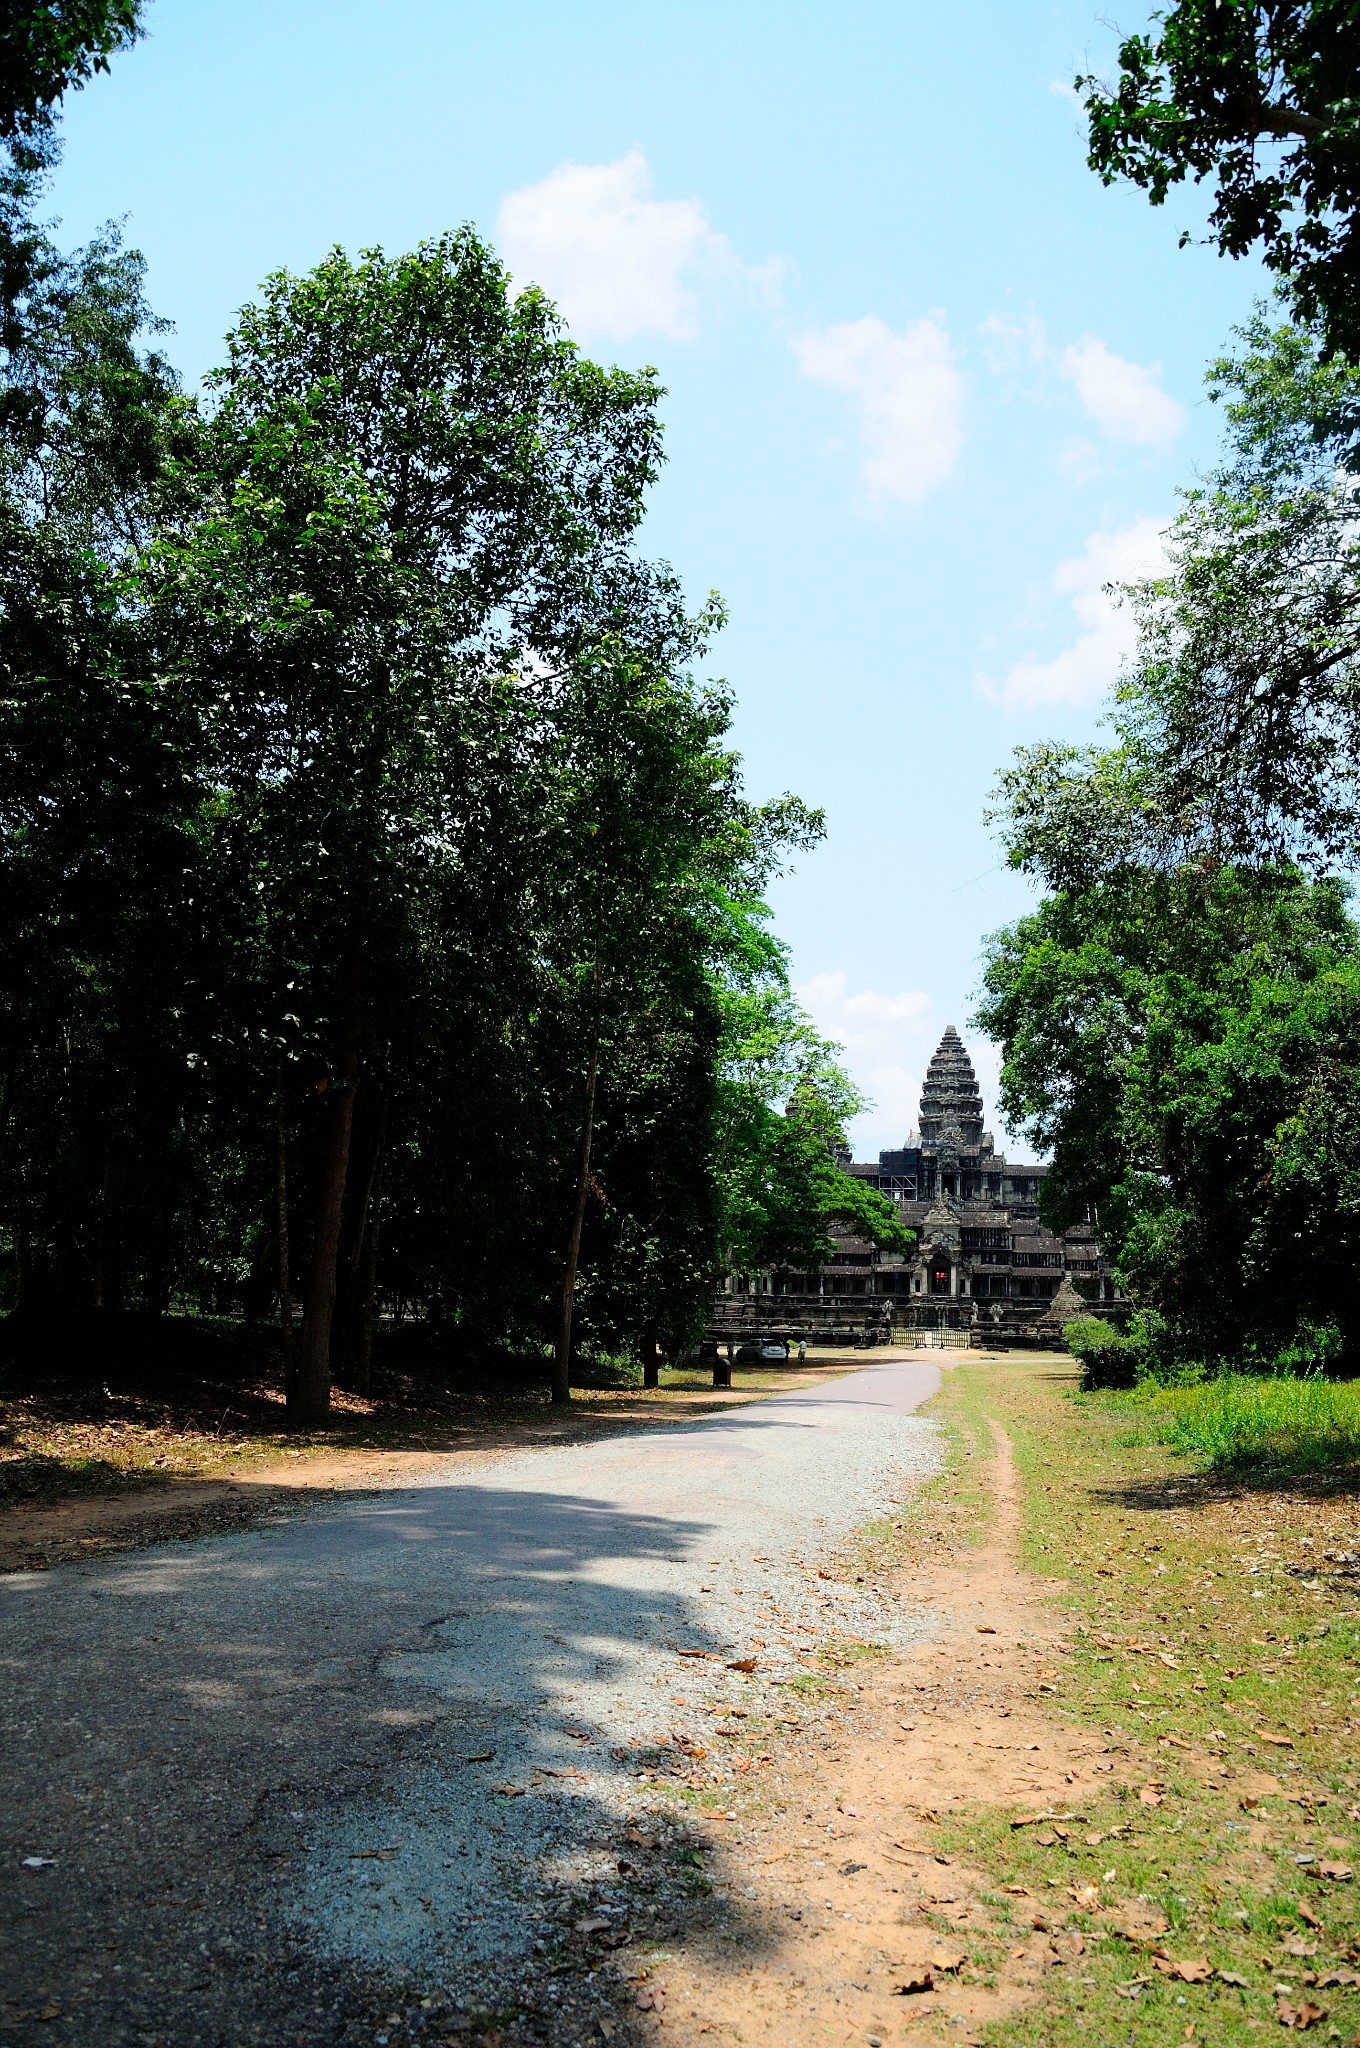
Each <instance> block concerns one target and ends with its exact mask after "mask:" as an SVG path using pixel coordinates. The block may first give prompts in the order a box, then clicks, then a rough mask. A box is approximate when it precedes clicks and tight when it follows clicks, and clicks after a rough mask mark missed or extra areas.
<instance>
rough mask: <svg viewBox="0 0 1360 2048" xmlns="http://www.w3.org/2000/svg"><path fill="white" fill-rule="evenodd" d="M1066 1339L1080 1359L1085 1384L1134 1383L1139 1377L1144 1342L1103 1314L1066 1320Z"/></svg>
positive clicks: (1113, 1384)
mask: <svg viewBox="0 0 1360 2048" xmlns="http://www.w3.org/2000/svg"><path fill="white" fill-rule="evenodd" d="M1063 1342H1064V1343H1065V1344H1066V1346H1067V1348H1068V1350H1069V1351H1070V1352H1071V1354H1072V1356H1073V1357H1074V1358H1075V1359H1077V1360H1079V1361H1080V1364H1081V1376H1082V1386H1083V1387H1084V1388H1086V1389H1087V1390H1088V1391H1089V1390H1092V1389H1094V1388H1097V1387H1131V1386H1133V1385H1134V1383H1135V1381H1136V1380H1137V1377H1138V1367H1139V1364H1140V1361H1141V1360H1142V1358H1143V1355H1144V1354H1143V1346H1142V1344H1141V1343H1140V1342H1139V1340H1138V1339H1137V1338H1136V1337H1131V1336H1125V1335H1124V1333H1123V1332H1122V1331H1120V1330H1116V1329H1115V1328H1114V1326H1113V1324H1111V1323H1107V1322H1105V1321H1104V1320H1103V1319H1102V1318H1101V1317H1100V1316H1074V1317H1073V1319H1072V1321H1071V1322H1070V1323H1064V1324H1063Z"/></svg>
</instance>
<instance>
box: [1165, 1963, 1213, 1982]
mask: <svg viewBox="0 0 1360 2048" xmlns="http://www.w3.org/2000/svg"><path fill="white" fill-rule="evenodd" d="M1172 1968H1173V1970H1174V1971H1175V1974H1176V1975H1177V1976H1178V1977H1179V1978H1180V1980H1181V1982H1182V1984H1207V1983H1208V1981H1209V1979H1210V1978H1211V1977H1212V1976H1213V1974H1214V1973H1213V1970H1212V1968H1211V1967H1210V1965H1209V1964H1208V1963H1207V1962H1206V1961H1205V1960H1204V1958H1203V1957H1202V1956H1200V1957H1196V1958H1194V1959H1192V1960H1189V1961H1184V1962H1178V1963H1174V1964H1173V1965H1172Z"/></svg>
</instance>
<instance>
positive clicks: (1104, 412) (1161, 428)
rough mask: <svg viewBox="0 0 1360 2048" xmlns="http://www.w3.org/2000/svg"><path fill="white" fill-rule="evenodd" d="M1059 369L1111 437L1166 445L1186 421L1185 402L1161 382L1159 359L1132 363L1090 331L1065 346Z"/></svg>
mask: <svg viewBox="0 0 1360 2048" xmlns="http://www.w3.org/2000/svg"><path fill="white" fill-rule="evenodd" d="M1058 369H1059V371H1060V373H1061V375H1062V376H1064V377H1066V379H1067V380H1068V382H1069V383H1070V384H1075V385H1076V387H1077V396H1078V398H1079V399H1080V400H1081V402H1082V404H1083V405H1084V406H1085V408H1086V410H1087V412H1088V413H1089V414H1090V415H1091V418H1092V419H1093V420H1094V421H1095V423H1096V425H1097V426H1098V427H1099V428H1100V430H1101V432H1102V433H1103V434H1107V435H1108V436H1109V438H1110V440H1112V441H1123V442H1126V443H1127V444H1128V445H1129V446H1131V447H1135V448H1144V447H1152V446H1156V445H1164V444H1165V443H1166V442H1168V441H1174V440H1175V438H1176V436H1177V434H1179V433H1180V431H1181V428H1182V427H1183V426H1184V425H1185V409H1184V407H1183V406H1180V405H1178V404H1177V403H1176V401H1175V399H1174V398H1169V397H1168V396H1167V394H1166V392H1165V391H1163V389H1162V387H1161V385H1160V383H1159V382H1158V379H1159V378H1160V376H1161V374H1162V366H1161V364H1160V363H1131V362H1129V361H1128V360H1127V358H1126V357H1124V356H1117V355H1115V354H1114V352H1113V350H1111V349H1108V348H1106V346H1105V344H1104V342H1103V341H1101V340H1099V339H1098V338H1097V337H1096V336H1095V335H1093V334H1088V335H1087V336H1086V338H1085V339H1084V341H1082V342H1081V344H1080V346H1079V347H1076V348H1069V349H1065V350H1064V351H1063V354H1062V357H1061V359H1060V361H1059V364H1058Z"/></svg>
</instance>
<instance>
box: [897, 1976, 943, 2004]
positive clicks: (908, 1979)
mask: <svg viewBox="0 0 1360 2048" xmlns="http://www.w3.org/2000/svg"><path fill="white" fill-rule="evenodd" d="M934 1989H935V1979H934V1977H933V1976H932V1975H931V1973H930V1971H929V1970H924V1969H922V1970H908V1971H907V1972H906V1973H905V1974H904V1976H903V1978H902V1982H901V1983H900V1984H894V1985H893V1996H894V1998H910V1997H911V1996H912V1995H913V1994H914V1993H915V1992H918V1991H933V1990H934Z"/></svg>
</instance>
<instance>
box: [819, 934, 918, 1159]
mask: <svg viewBox="0 0 1360 2048" xmlns="http://www.w3.org/2000/svg"><path fill="white" fill-rule="evenodd" d="M798 998H799V1001H800V1002H801V1003H802V1004H803V1007H804V1008H805V1009H806V1010H807V1012H808V1014H809V1016H810V1017H811V1018H812V1021H813V1023H814V1024H815V1025H816V1026H817V1029H818V1030H819V1031H820V1032H822V1033H823V1034H824V1035H825V1036H826V1037H827V1038H834V1039H835V1041H836V1043H837V1044H838V1045H842V1046H844V1047H845V1065H846V1067H847V1069H848V1070H849V1072H850V1074H851V1075H852V1076H853V1078H854V1080H855V1082H856V1084H857V1085H858V1086H859V1087H861V1088H862V1089H863V1090H864V1092H865V1094H866V1095H868V1096H869V1097H871V1099H872V1101H873V1103H874V1108H873V1109H872V1110H870V1111H868V1112H866V1114H865V1115H864V1116H860V1117H856V1118H855V1120H854V1124H853V1126H852V1130H851V1135H852V1137H853V1139H854V1143H855V1152H856V1157H858V1158H862V1159H874V1158H876V1157H877V1156H878V1154H879V1152H880V1151H884V1150H886V1149H887V1148H888V1147H889V1146H893V1145H904V1144H905V1143H906V1139H907V1133H908V1131H909V1130H910V1129H911V1128H912V1126H913V1125H914V1124H915V1122H916V1113H917V1110H918V1108H919V1106H920V1101H921V1081H922V1078H923V1076H924V1074H925V1069H926V1062H927V1061H928V1060H929V1058H930V1055H931V1053H932V1052H933V1051H934V1050H935V1046H936V1042H937V1041H938V1039H939V1036H940V1032H939V1027H938V1026H933V1025H932V1024H931V1022H930V1019H929V1011H930V998H929V996H926V995H923V994H921V992H920V991H919V990H916V989H911V990H903V991H902V992H901V993H900V994H898V995H895V996H893V995H880V994H879V993H878V991H877V990H875V989H856V990H853V991H852V990H851V989H850V988H849V986H848V983H847V978H846V976H845V975H844V974H839V973H836V974H814V975H813V977H812V979H811V980H810V981H806V982H804V983H803V984H802V986H801V987H800V988H799V990H798Z"/></svg>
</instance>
